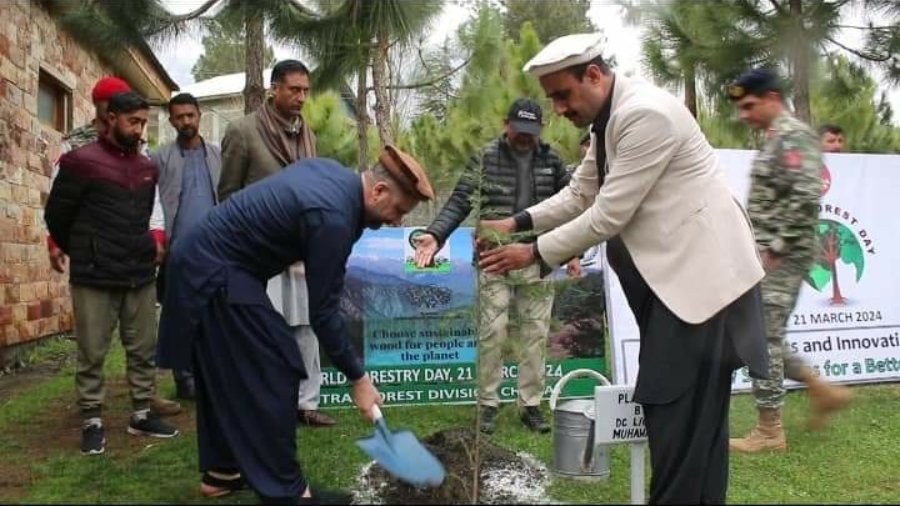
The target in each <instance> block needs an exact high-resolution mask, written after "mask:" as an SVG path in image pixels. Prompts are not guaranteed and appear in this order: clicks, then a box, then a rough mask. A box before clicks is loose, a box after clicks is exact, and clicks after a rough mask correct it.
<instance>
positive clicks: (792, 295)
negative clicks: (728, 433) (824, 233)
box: [753, 256, 810, 408]
mask: <svg viewBox="0 0 900 506" xmlns="http://www.w3.org/2000/svg"><path fill="white" fill-rule="evenodd" d="M809 265H810V261H809V258H808V257H805V256H804V257H802V258H799V259H793V258H790V257H788V258H786V259H785V261H784V263H783V264H782V265H781V267H779V268H778V269H776V270H775V271H773V272H769V273H767V274H766V277H765V278H763V281H762V296H763V307H764V309H765V321H766V338H767V341H768V348H769V379H767V380H756V379H755V380H753V396H754V397H755V398H756V406H757V407H758V408H780V407H781V406H782V405H783V404H784V394H785V388H784V378H788V379H792V380H795V381H800V380H801V379H802V378H803V376H802V375H803V371H804V368H805V367H806V364H805V363H804V362H803V360H802V359H801V358H800V357H798V356H797V355H796V354H795V353H794V352H793V351H792V350H791V346H790V344H789V343H788V341H787V339H786V337H785V330H786V328H787V323H788V317H790V315H791V312H792V311H793V310H794V306H795V305H796V304H797V296H798V295H799V293H800V286H801V285H802V284H803V278H804V276H805V275H806V273H807V270H808V269H809Z"/></svg>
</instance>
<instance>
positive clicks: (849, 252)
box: [806, 220, 865, 305]
mask: <svg viewBox="0 0 900 506" xmlns="http://www.w3.org/2000/svg"><path fill="white" fill-rule="evenodd" d="M816 242H817V248H816V249H817V251H816V258H815V261H814V263H813V266H812V267H811V268H810V269H809V274H808V275H807V277H806V281H807V282H808V283H809V284H810V285H812V287H813V288H815V289H816V290H818V291H820V292H821V291H822V290H823V289H824V288H825V286H826V285H827V284H828V282H829V281H831V303H832V304H834V305H842V304H844V303H846V299H844V296H843V295H841V286H840V283H839V282H838V271H837V266H838V260H841V261H842V262H844V263H845V264H850V265H853V266H854V267H855V268H856V280H857V281H859V280H860V278H862V274H863V268H864V267H865V256H864V255H863V248H862V245H861V244H860V243H859V240H858V239H857V238H856V234H854V233H853V231H852V230H850V229H849V228H848V227H847V226H846V225H844V224H842V223H838V222H836V221H834V220H819V224H818V225H817V226H816Z"/></svg>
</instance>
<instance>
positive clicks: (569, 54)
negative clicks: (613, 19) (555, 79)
mask: <svg viewBox="0 0 900 506" xmlns="http://www.w3.org/2000/svg"><path fill="white" fill-rule="evenodd" d="M603 41H604V37H603V33H602V32H596V33H576V34H572V35H565V36H562V37H560V38H558V39H556V40H554V41H553V42H551V43H549V44H547V45H546V46H544V49H541V51H540V52H539V53H538V54H536V55H535V56H534V58H532V59H530V60H528V63H526V64H525V67H523V68H522V70H524V71H525V72H530V73H531V74H533V75H534V76H536V77H541V76H545V75H547V74H552V73H554V72H559V71H560V70H563V69H565V68H568V67H573V66H575V65H581V64H583V63H587V62H589V61H591V60H593V59H594V58H596V57H598V56H600V55H601V54H602V52H603V51H602V50H603V48H602V44H603Z"/></svg>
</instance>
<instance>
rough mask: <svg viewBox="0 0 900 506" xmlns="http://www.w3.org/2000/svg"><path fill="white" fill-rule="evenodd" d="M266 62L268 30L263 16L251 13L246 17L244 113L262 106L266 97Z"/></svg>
mask: <svg viewBox="0 0 900 506" xmlns="http://www.w3.org/2000/svg"><path fill="white" fill-rule="evenodd" d="M265 62H266V32H265V25H264V20H263V17H262V16H260V15H258V14H251V15H249V16H248V17H247V18H245V19H244V76H245V78H246V80H245V83H244V114H250V113H252V112H253V111H255V110H257V109H259V108H260V106H262V104H263V102H264V101H265V99H266V88H265V85H264V84H263V75H262V74H263V65H265Z"/></svg>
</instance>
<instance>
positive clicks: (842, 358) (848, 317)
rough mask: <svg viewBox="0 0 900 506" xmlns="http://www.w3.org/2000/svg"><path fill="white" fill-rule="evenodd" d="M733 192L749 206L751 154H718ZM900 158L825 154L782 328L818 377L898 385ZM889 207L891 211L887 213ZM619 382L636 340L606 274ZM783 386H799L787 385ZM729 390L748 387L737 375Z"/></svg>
mask: <svg viewBox="0 0 900 506" xmlns="http://www.w3.org/2000/svg"><path fill="white" fill-rule="evenodd" d="M717 152H718V156H719V160H720V161H721V163H722V167H723V168H724V169H725V171H726V174H727V177H728V180H729V183H730V184H731V187H732V190H733V191H734V194H735V195H737V196H739V197H740V198H742V199H743V200H744V201H745V202H746V198H747V194H748V192H749V184H750V180H749V177H750V176H749V174H750V165H751V162H752V160H753V157H754V156H755V154H756V152H755V151H745V150H717ZM898 174H900V156H896V155H864V154H826V156H825V167H824V168H823V170H822V179H823V194H822V201H821V207H820V210H819V224H818V228H817V234H818V254H817V257H816V259H815V262H814V263H813V265H812V266H811V267H810V270H809V274H808V276H807V278H806V282H805V283H804V284H803V287H802V289H801V292H800V296H799V298H798V300H797V306H796V307H795V308H794V312H793V314H791V316H790V320H789V321H788V326H787V337H788V341H789V342H790V345H791V347H792V349H793V350H795V351H796V352H797V353H799V355H800V356H801V357H803V359H804V360H806V362H807V363H808V364H809V365H810V366H811V367H813V368H815V369H816V370H817V371H818V372H819V373H820V374H821V375H822V377H823V378H825V379H827V380H829V381H834V382H840V383H861V382H869V381H888V380H898V379H900V304H898V302H897V287H898V286H900V269H898V268H897V266H896V264H894V262H895V261H896V260H897V259H898V258H900V220H898V219H897V218H896V217H895V216H893V215H892V213H890V212H889V211H887V210H889V209H890V207H889V206H888V205H887V204H888V203H890V202H892V201H893V199H895V198H897V195H900V177H898ZM886 211H887V212H886ZM605 272H606V279H607V280H608V283H607V286H608V294H607V297H608V299H607V300H608V306H607V307H608V312H609V320H610V321H609V325H610V335H611V339H612V343H613V346H612V355H613V361H614V363H613V369H614V371H615V379H616V383H619V384H634V382H635V381H636V379H637V370H638V367H637V364H638V360H637V357H638V352H639V350H640V340H639V336H638V330H637V326H636V324H635V321H634V317H633V316H632V314H631V311H630V310H629V308H628V304H627V302H626V301H625V296H624V294H623V293H622V289H621V285H620V284H619V280H618V278H616V276H615V274H614V273H613V272H612V270H611V269H606V270H605ZM786 384H787V385H791V386H794V385H795V383H794V382H791V381H786ZM733 387H734V389H735V390H748V389H749V388H750V379H749V378H748V377H747V375H746V372H744V371H740V372H739V373H738V374H737V375H736V376H735V380H734V384H733Z"/></svg>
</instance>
